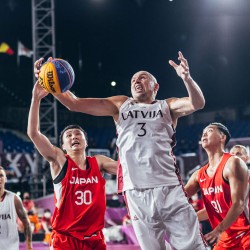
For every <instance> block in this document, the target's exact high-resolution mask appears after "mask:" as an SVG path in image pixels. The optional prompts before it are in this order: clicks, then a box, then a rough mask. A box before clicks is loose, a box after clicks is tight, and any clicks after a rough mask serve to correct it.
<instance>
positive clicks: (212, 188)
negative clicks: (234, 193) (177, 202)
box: [198, 153, 250, 247]
mask: <svg viewBox="0 0 250 250" xmlns="http://www.w3.org/2000/svg"><path fill="white" fill-rule="evenodd" d="M231 156H232V155H231V154H229V153H224V155H223V157H222V160H221V162H220V163H219V166H218V168H217V170H216V172H215V174H214V175H213V176H212V177H210V176H208V175H207V172H206V170H207V168H208V166H209V164H207V165H205V166H204V167H202V168H201V169H200V170H199V171H198V182H199V185H200V187H201V193H202V196H203V201H204V205H205V207H206V210H207V213H208V217H209V221H210V223H211V226H212V228H215V227H216V226H217V225H218V224H219V223H220V222H221V221H222V220H223V219H224V218H225V216H226V214H227V212H228V210H229V208H230V207H231V204H232V200H231V192H230V186H229V183H227V182H226V181H225V180H224V178H223V169H224V167H225V164H226V162H227V160H228V159H229V158H230V157H231ZM245 205H246V207H247V206H248V204H247V202H246V204H245ZM249 230H250V222H249V220H248V218H247V217H246V214H245V213H244V212H243V213H242V214H241V215H240V216H239V217H238V218H237V219H236V221H235V222H234V223H233V224H232V225H231V226H230V227H229V228H228V229H227V230H226V231H225V232H224V233H223V234H222V236H221V239H220V240H221V241H222V242H223V243H225V244H226V245H225V247H229V246H234V245H235V242H236V241H237V239H238V238H239V237H241V236H243V235H244V234H245V233H246V232H248V231H249Z"/></svg>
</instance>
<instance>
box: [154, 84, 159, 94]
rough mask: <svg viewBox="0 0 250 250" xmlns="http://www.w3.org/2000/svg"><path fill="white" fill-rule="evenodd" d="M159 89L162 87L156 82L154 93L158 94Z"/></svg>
mask: <svg viewBox="0 0 250 250" xmlns="http://www.w3.org/2000/svg"><path fill="white" fill-rule="evenodd" d="M159 88H160V85H159V83H157V82H156V83H155V87H154V91H155V92H157V91H158V90H159Z"/></svg>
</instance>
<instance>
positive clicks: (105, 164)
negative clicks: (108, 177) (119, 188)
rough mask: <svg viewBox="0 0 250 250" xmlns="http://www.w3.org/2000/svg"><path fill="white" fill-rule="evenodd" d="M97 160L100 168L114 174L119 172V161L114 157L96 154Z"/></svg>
mask: <svg viewBox="0 0 250 250" xmlns="http://www.w3.org/2000/svg"><path fill="white" fill-rule="evenodd" d="M96 160H97V163H98V165H99V167H100V170H103V171H105V172H107V173H109V174H113V175H116V174H117V161H114V160H113V159H111V158H109V157H106V156H104V155H96Z"/></svg>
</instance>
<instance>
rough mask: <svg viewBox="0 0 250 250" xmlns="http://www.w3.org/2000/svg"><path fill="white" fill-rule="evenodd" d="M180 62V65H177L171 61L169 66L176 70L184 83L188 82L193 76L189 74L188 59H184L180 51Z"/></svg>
mask: <svg viewBox="0 0 250 250" xmlns="http://www.w3.org/2000/svg"><path fill="white" fill-rule="evenodd" d="M178 55H179V57H178V60H179V61H180V64H179V65H178V64H176V63H175V62H174V61H172V60H169V64H170V65H171V66H172V67H173V68H174V69H175V71H176V73H177V75H178V76H179V77H181V78H182V80H183V81H187V80H188V79H189V78H190V77H191V76H190V73H189V67H188V62H187V59H185V58H184V56H183V54H182V53H181V52H180V51H179V52H178Z"/></svg>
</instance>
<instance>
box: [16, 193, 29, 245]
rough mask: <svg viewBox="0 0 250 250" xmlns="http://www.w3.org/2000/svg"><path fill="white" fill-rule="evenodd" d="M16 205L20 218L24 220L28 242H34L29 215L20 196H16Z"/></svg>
mask: <svg viewBox="0 0 250 250" xmlns="http://www.w3.org/2000/svg"><path fill="white" fill-rule="evenodd" d="M15 206H16V212H17V215H18V217H19V219H20V220H21V221H22V223H23V226H24V236H25V239H26V242H27V243H31V242H32V231H31V226H30V221H29V218H28V215H27V213H26V211H25V209H24V207H23V204H22V202H21V201H20V200H19V198H17V197H16V199H15Z"/></svg>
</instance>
